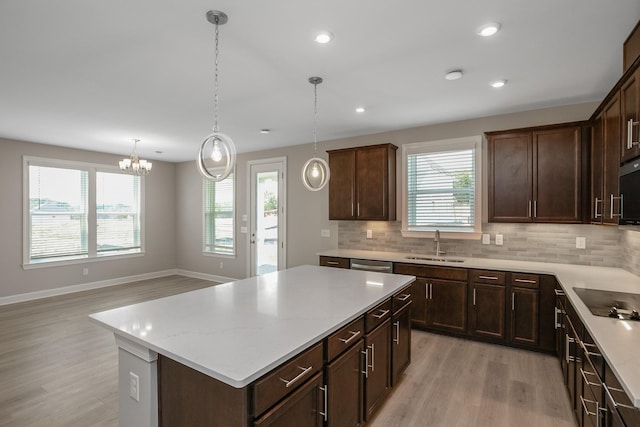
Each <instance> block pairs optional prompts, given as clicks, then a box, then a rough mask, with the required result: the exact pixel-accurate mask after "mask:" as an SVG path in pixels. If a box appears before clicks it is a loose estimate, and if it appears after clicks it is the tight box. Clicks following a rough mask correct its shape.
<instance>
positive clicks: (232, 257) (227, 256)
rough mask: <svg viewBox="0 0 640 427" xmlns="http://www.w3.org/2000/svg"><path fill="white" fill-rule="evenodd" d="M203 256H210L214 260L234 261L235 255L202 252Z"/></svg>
mask: <svg viewBox="0 0 640 427" xmlns="http://www.w3.org/2000/svg"><path fill="white" fill-rule="evenodd" d="M202 255H204V256H210V257H214V258H225V259H236V254H217V253H215V252H204V251H203V252H202Z"/></svg>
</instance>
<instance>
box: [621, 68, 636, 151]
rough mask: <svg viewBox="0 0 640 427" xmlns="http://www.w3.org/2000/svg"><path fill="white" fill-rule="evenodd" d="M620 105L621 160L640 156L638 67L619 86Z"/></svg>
mask: <svg viewBox="0 0 640 427" xmlns="http://www.w3.org/2000/svg"><path fill="white" fill-rule="evenodd" d="M620 102H621V107H622V119H623V120H622V140H621V142H622V145H621V150H622V151H621V161H622V162H623V163H624V162H627V161H629V160H631V159H634V158H636V157H638V156H640V144H639V143H638V141H639V140H640V124H638V122H640V68H636V70H635V72H634V73H633V74H631V75H629V76H628V77H627V78H626V79H625V80H624V82H623V83H622V87H621V88H620Z"/></svg>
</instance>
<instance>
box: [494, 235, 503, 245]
mask: <svg viewBox="0 0 640 427" xmlns="http://www.w3.org/2000/svg"><path fill="white" fill-rule="evenodd" d="M503 243H504V240H503V236H502V234H496V245H497V246H502V244H503Z"/></svg>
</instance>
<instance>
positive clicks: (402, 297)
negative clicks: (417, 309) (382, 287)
mask: <svg viewBox="0 0 640 427" xmlns="http://www.w3.org/2000/svg"><path fill="white" fill-rule="evenodd" d="M411 286H412V285H409V286H407V287H405V288H404V289H402V290H401V291H400V292H398V293H396V294H395V295H394V296H393V297H391V311H392V313H393V314H396V313H397V312H398V311H400V309H402V308H403V307H404V306H406V305H409V304H411V301H412V300H413V295H411Z"/></svg>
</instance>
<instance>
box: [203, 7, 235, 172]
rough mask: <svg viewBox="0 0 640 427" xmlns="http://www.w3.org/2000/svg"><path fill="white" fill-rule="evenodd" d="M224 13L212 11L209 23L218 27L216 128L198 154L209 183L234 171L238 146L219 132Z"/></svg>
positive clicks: (209, 15)
mask: <svg viewBox="0 0 640 427" xmlns="http://www.w3.org/2000/svg"><path fill="white" fill-rule="evenodd" d="M227 20H228V17H227V15H226V14H225V13H224V12H220V11H217V10H210V11H208V12H207V21H209V22H210V23H212V24H213V25H215V27H216V48H215V87H214V106H215V110H214V115H215V117H214V126H213V133H211V134H210V135H209V136H207V137H206V138H205V139H204V141H202V144H201V145H200V151H199V153H198V161H197V163H198V170H199V171H200V174H202V176H204V177H205V178H206V179H208V180H209V181H214V182H218V181H222V180H224V179H225V178H226V177H228V176H229V174H230V173H231V172H232V171H233V168H234V166H235V164H236V146H235V144H234V143H233V140H232V139H231V137H230V136H229V135H226V134H224V133H222V132H220V131H219V130H218V26H219V25H223V24H225V23H226V22H227Z"/></svg>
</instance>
